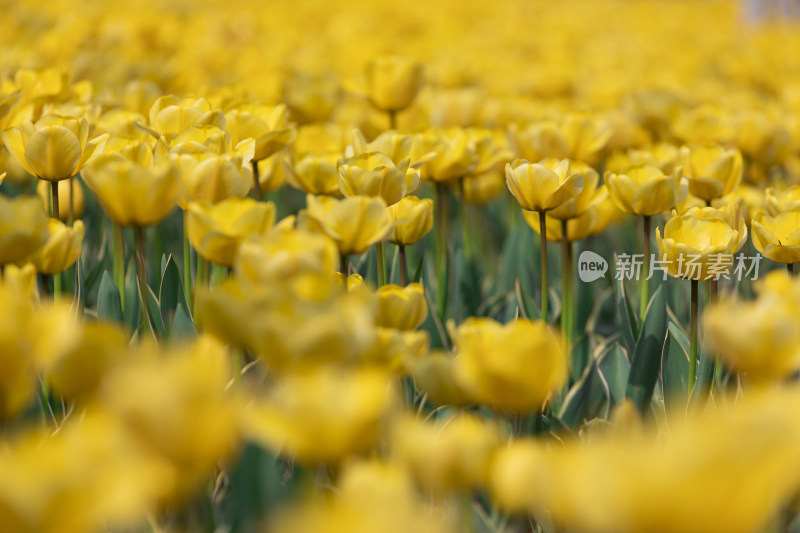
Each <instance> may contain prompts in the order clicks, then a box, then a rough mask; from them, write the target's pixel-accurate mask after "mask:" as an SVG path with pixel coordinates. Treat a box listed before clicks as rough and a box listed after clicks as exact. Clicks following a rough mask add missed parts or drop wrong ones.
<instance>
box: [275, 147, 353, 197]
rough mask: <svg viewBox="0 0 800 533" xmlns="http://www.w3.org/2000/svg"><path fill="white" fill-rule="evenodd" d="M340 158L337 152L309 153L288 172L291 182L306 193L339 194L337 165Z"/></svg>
mask: <svg viewBox="0 0 800 533" xmlns="http://www.w3.org/2000/svg"><path fill="white" fill-rule="evenodd" d="M340 159H341V157H340V156H339V154H336V153H325V154H307V155H305V156H303V157H302V158H301V159H300V160H299V161H298V162H297V163H295V165H294V168H293V170H292V172H289V173H288V174H287V178H288V180H289V183H290V184H291V185H293V186H294V187H296V188H298V189H300V190H301V191H303V192H304V193H306V194H330V195H337V196H338V195H339V194H340V189H339V171H338V170H337V166H338V164H339V160H340ZM287 164H288V163H287Z"/></svg>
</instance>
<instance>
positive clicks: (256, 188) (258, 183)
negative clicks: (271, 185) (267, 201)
mask: <svg viewBox="0 0 800 533" xmlns="http://www.w3.org/2000/svg"><path fill="white" fill-rule="evenodd" d="M250 165H251V166H252V167H253V194H254V195H255V197H256V200H258V201H259V202H260V201H261V181H259V178H258V161H256V160H255V159H253V160H251V161H250Z"/></svg>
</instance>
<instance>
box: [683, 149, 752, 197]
mask: <svg viewBox="0 0 800 533" xmlns="http://www.w3.org/2000/svg"><path fill="white" fill-rule="evenodd" d="M680 163H681V166H682V167H683V172H684V175H685V176H686V177H687V178H688V179H689V192H690V193H692V194H693V195H694V196H697V197H698V198H700V199H702V200H706V201H710V200H714V199H715V198H720V197H722V196H725V195H726V194H728V193H730V192H731V191H733V190H734V189H735V188H736V187H738V186H739V184H740V183H741V182H742V165H743V164H742V154H741V153H740V152H739V151H738V150H736V149H726V148H724V147H723V146H720V145H718V144H700V145H689V146H684V147H682V148H681V152H680Z"/></svg>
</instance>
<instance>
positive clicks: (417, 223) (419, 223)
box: [388, 196, 433, 246]
mask: <svg viewBox="0 0 800 533" xmlns="http://www.w3.org/2000/svg"><path fill="white" fill-rule="evenodd" d="M389 215H390V217H391V219H392V221H393V222H394V226H393V227H392V230H391V231H390V233H389V236H388V240H389V241H390V242H393V243H395V244H400V245H403V246H407V245H409V244H416V243H417V242H419V240H420V239H422V237H424V236H425V235H426V234H427V233H428V232H429V231H430V230H431V228H433V200H431V199H430V198H417V197H416V196H406V197H404V198H402V199H401V200H400V201H399V202H397V203H396V204H394V205H392V206H389Z"/></svg>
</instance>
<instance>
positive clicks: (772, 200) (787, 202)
mask: <svg viewBox="0 0 800 533" xmlns="http://www.w3.org/2000/svg"><path fill="white" fill-rule="evenodd" d="M765 195H766V200H765V201H766V206H767V212H769V214H770V215H772V216H773V217H774V216H777V215H778V214H780V213H782V212H784V211H797V210H800V185H794V186H792V187H789V188H788V189H786V190H780V189H775V188H773V187H769V188H767V190H766V191H765Z"/></svg>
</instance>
